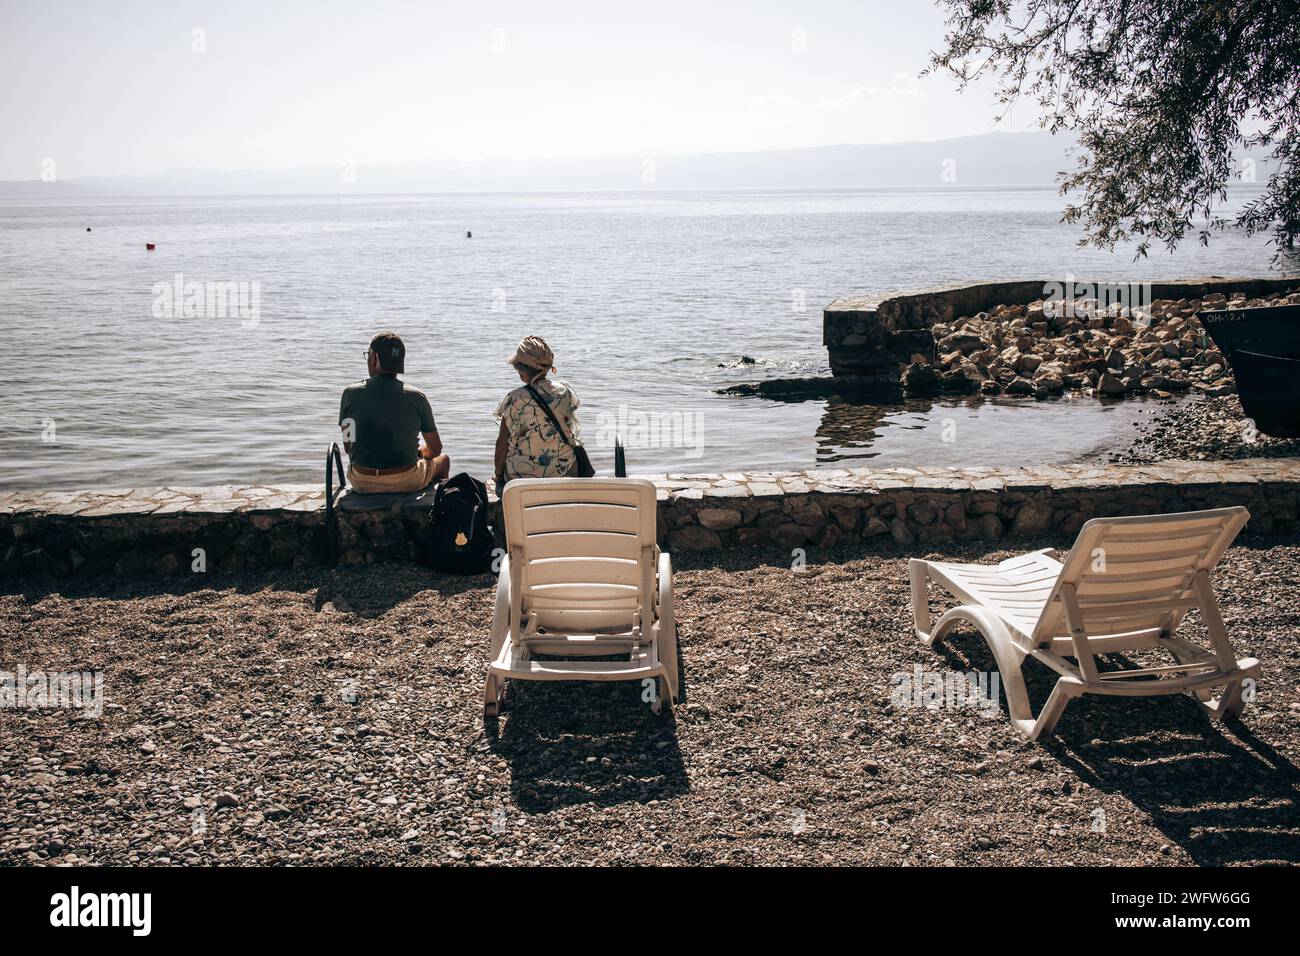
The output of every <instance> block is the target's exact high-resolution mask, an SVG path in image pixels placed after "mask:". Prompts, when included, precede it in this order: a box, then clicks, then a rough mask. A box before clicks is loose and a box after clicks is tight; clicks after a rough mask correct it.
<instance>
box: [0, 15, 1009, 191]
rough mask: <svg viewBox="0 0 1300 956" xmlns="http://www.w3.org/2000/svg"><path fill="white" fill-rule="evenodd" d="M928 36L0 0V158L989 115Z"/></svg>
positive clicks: (339, 146) (397, 149) (550, 142)
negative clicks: (936, 59)
mask: <svg viewBox="0 0 1300 956" xmlns="http://www.w3.org/2000/svg"><path fill="white" fill-rule="evenodd" d="M196 31H199V32H196ZM942 36H943V18H942V15H941V13H940V11H939V10H938V9H937V8H936V7H935V5H934V4H933V3H932V2H930V0H878V2H873V0H798V2H793V0H772V2H763V0H749V2H740V0H735V2H722V0H693V2H677V0H638V2H616V0H603V2H598V0H546V2H538V0H533V2H491V0H488V2H483V0H467V2H461V3H448V2H440V0H426V2H397V0H347V2H335V0H313V2H277V0H260V2H245V0H234V2H229V0H220V2H218V0H204V2H173V0H165V2H164V0H151V2H135V0H113V2H105V0H98V2H91V0H84V2H83V0H41V2H35V0H0V89H3V91H4V92H3V94H0V179H37V178H39V177H40V175H41V169H42V162H43V161H44V160H46V159H54V160H55V162H56V164H57V172H58V178H60V179H69V178H76V177H78V176H88V175H134V174H147V173H154V172H159V171H161V170H163V169H167V168H170V167H177V166H201V167H206V168H214V169H244V168H275V167H288V166H300V165H337V164H340V163H345V162H354V163H357V164H386V163H402V162H411V161H416V160H422V159H445V158H465V159H472V158H477V157H485V156H493V157H511V158H521V157H535V156H599V155H640V156H645V157H652V156H656V155H668V154H672V153H688V152H711V151H718V150H757V149H772V148H782V147H796V146H818V145H825V144H830V143H845V142H858V143H861V142H892V141H897V140H905V139H922V140H930V139H939V138H942V137H945V136H954V135H963V134H968V133H982V132H987V131H989V130H990V129H993V128H994V123H993V120H994V117H995V115H996V114H997V108H996V106H995V104H994V102H993V99H992V97H991V95H989V93H988V91H987V90H980V91H970V92H967V93H966V94H964V95H959V94H958V93H957V92H956V90H955V87H954V85H953V83H952V81H951V80H949V79H947V78H945V77H935V78H927V79H925V80H921V81H918V80H916V79H915V76H916V74H917V73H918V72H919V71H920V70H921V69H922V68H923V67H924V65H925V59H926V54H927V51H928V50H929V49H931V48H932V47H934V46H937V45H938V44H939V43H940V42H941V41H942ZM1022 109H1023V110H1024V115H1023V116H1016V117H1014V119H1015V120H1017V121H1018V122H1015V123H1005V122H1004V123H1003V124H1001V125H1000V126H999V128H1003V129H1025V128H1029V127H1030V123H1029V121H1030V120H1032V116H1031V115H1030V113H1029V109H1028V107H1027V106H1025V107H1022Z"/></svg>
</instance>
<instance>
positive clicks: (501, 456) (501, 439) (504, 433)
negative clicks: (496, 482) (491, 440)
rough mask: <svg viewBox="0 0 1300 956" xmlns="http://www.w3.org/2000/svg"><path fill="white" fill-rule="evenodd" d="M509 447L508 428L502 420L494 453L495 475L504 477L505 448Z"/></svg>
mask: <svg viewBox="0 0 1300 956" xmlns="http://www.w3.org/2000/svg"><path fill="white" fill-rule="evenodd" d="M509 447H510V429H509V428H507V427H506V423H505V421H504V420H503V421H502V422H501V430H500V431H498V432H497V448H496V455H495V463H496V476H497V477H498V478H504V477H505V476H506V450H507V449H508V448H509Z"/></svg>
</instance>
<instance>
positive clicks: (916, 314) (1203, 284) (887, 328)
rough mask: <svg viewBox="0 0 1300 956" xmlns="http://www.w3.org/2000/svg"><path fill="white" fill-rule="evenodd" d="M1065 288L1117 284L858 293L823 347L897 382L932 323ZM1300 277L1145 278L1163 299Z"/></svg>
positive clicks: (842, 368) (835, 369) (1279, 284)
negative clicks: (1159, 279) (1167, 279)
mask: <svg viewBox="0 0 1300 956" xmlns="http://www.w3.org/2000/svg"><path fill="white" fill-rule="evenodd" d="M1057 282H1059V283H1060V285H1061V286H1062V287H1067V286H1068V285H1069V283H1071V282H1072V283H1073V284H1074V285H1075V286H1091V287H1100V288H1103V289H1104V288H1107V287H1113V286H1114V285H1115V283H1113V282H1101V283H1087V282H1084V281H1083V280H1079V279H1073V278H1071V279H1068V280H1066V279H1062V280H1055V279H1048V280H1039V279H1033V280H1028V279H1026V280H1017V281H1010V282H982V283H978V284H973V285H972V284H963V285H948V286H938V287H936V288H932V289H920V290H916V291H913V292H904V293H899V294H896V295H890V296H884V297H879V296H856V297H848V298H841V299H836V300H835V301H834V302H832V303H831V304H830V305H828V306H827V307H826V309H825V311H824V312H823V314H822V344H823V345H825V346H826V351H827V354H828V355H829V358H830V364H831V374H832V375H835V376H837V377H844V378H846V379H849V380H851V381H855V382H862V381H875V382H878V383H879V384H881V385H888V386H896V385H897V384H898V373H899V367H900V365H906V364H907V363H908V361H909V357H910V356H911V355H912V353H914V352H921V353H923V354H928V353H930V352H931V351H933V349H934V339H933V337H932V336H931V335H930V327H931V326H932V325H935V324H936V323H939V322H951V321H952V320H953V319H956V318H959V317H961V316H963V315H975V314H977V313H979V312H984V311H987V310H988V309H991V308H993V307H994V306H997V305H1027V304H1028V303H1030V302H1034V301H1036V300H1039V299H1044V298H1046V297H1047V295H1048V293H1047V292H1046V291H1045V290H1048V289H1050V288H1052V286H1053V284H1054V283H1057ZM1296 282H1297V280H1296V279H1295V278H1294V277H1292V278H1290V279H1280V278H1266V279H1251V278H1236V279H1229V278H1221V277H1218V276H1214V277H1210V278H1202V279H1173V280H1169V281H1165V282H1150V283H1138V284H1139V285H1141V286H1143V289H1144V291H1146V292H1149V294H1150V298H1151V300H1153V301H1154V300H1156V299H1199V298H1203V297H1205V296H1207V295H1210V294H1212V293H1216V292H1219V293H1224V294H1227V293H1229V292H1243V293H1245V294H1246V295H1247V296H1250V297H1255V296H1262V295H1267V294H1269V293H1271V292H1283V291H1286V290H1287V289H1290V288H1292V287H1294V286H1295V285H1296Z"/></svg>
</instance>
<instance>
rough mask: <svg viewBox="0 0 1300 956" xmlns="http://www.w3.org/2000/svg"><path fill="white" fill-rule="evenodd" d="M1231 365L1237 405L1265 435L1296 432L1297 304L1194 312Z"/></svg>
mask: <svg viewBox="0 0 1300 956" xmlns="http://www.w3.org/2000/svg"><path fill="white" fill-rule="evenodd" d="M1196 317H1197V318H1198V319H1200V320H1201V324H1202V325H1203V326H1205V331H1206V332H1207V333H1209V336H1210V338H1211V339H1213V340H1214V344H1215V345H1217V346H1218V347H1219V351H1221V352H1222V353H1223V354H1224V357H1226V358H1227V360H1228V363H1229V364H1230V365H1231V366H1232V377H1233V378H1234V379H1236V382H1237V397H1238V398H1240V399H1241V408H1242V410H1243V411H1244V412H1245V413H1246V415H1247V416H1249V417H1250V418H1251V419H1253V420H1254V422H1255V427H1256V428H1257V429H1259V430H1260V431H1261V432H1263V433H1264V434H1265V435H1273V436H1275V437H1277V438H1297V437H1300V305H1276V306H1266V307H1263V308H1255V309H1214V310H1207V311H1204V312H1198V313H1196Z"/></svg>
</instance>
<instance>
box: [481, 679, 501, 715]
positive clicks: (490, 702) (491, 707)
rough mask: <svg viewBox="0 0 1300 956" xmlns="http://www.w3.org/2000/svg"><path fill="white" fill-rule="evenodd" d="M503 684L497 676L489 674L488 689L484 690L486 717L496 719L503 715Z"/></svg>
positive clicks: (484, 713) (484, 712) (484, 711)
mask: <svg viewBox="0 0 1300 956" xmlns="http://www.w3.org/2000/svg"><path fill="white" fill-rule="evenodd" d="M502 683H503V682H502V681H501V679H500V678H498V677H497V675H496V674H488V678H487V687H485V688H484V689H483V716H484V717H496V716H498V715H499V714H500V713H501V691H502V689H503V688H502Z"/></svg>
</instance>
